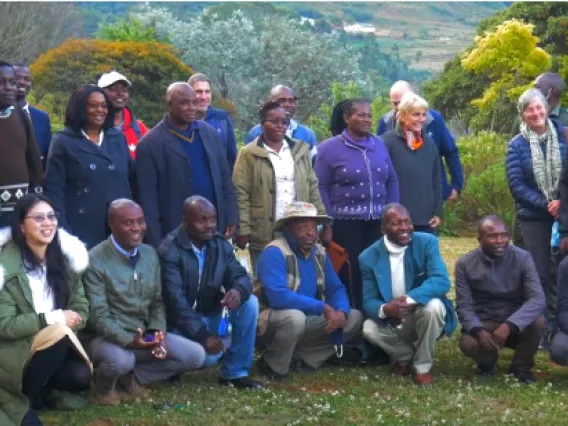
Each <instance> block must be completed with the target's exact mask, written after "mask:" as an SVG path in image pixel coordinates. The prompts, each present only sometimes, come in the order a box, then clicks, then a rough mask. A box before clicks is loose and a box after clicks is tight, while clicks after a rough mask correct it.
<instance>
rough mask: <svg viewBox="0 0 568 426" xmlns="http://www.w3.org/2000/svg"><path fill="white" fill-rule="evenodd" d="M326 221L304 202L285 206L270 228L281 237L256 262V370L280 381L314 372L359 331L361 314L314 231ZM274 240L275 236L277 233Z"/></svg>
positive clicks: (339, 354)
mask: <svg viewBox="0 0 568 426" xmlns="http://www.w3.org/2000/svg"><path fill="white" fill-rule="evenodd" d="M330 221H331V218H330V217H328V216H324V215H318V214H317V210H316V208H315V207H314V206H313V205H312V204H309V203H305V202H292V203H289V204H288V206H287V207H286V210H285V212H284V216H283V217H282V218H281V219H280V220H278V221H277V222H276V223H275V224H274V232H275V233H281V236H280V237H278V238H276V239H275V240H274V241H272V242H271V243H269V244H268V245H267V246H266V248H265V249H264V250H263V252H262V254H261V255H260V257H259V260H258V264H257V276H258V281H259V282H260V290H261V291H260V292H261V302H262V303H263V305H264V306H262V308H266V309H261V313H260V315H259V327H258V336H257V346H258V347H259V348H260V349H262V350H264V354H263V356H262V358H261V359H260V360H259V361H258V364H257V367H258V369H259V371H260V372H261V373H262V374H263V375H265V376H267V377H269V378H272V379H275V380H282V379H284V378H286V376H287V374H288V372H289V370H290V368H292V369H294V370H296V371H298V370H308V371H310V370H312V371H313V370H315V369H317V368H318V367H320V366H321V365H322V364H323V363H324V362H325V361H326V360H327V359H329V358H330V357H332V356H333V355H337V356H338V357H341V356H342V351H343V344H344V342H346V341H348V340H350V339H352V338H353V337H355V336H357V335H358V334H359V333H360V332H361V327H362V324H363V315H362V314H361V312H359V311H357V310H355V309H351V308H350V306H349V299H348V298H347V293H346V291H345V287H344V285H343V283H342V282H341V281H340V280H339V278H338V276H337V274H336V273H335V271H334V269H333V266H332V264H331V261H330V259H329V257H328V256H327V255H326V252H325V250H324V248H323V247H322V246H321V245H320V244H317V240H318V235H319V231H320V229H321V227H322V225H326V224H328V223H329V222H330ZM277 235H278V234H277Z"/></svg>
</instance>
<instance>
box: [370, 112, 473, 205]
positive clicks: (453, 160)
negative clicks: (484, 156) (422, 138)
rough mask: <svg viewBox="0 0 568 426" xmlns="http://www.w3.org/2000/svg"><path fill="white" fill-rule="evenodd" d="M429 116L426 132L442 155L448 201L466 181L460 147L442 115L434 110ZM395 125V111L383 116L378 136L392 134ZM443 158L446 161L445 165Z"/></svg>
mask: <svg viewBox="0 0 568 426" xmlns="http://www.w3.org/2000/svg"><path fill="white" fill-rule="evenodd" d="M428 115H429V117H427V120H428V121H427V122H426V125H425V128H424V131H425V132H426V133H427V134H428V136H430V137H431V138H432V139H433V140H434V143H435V144H436V147H437V148H438V152H439V153H440V164H441V166H442V167H441V174H442V176H441V177H442V199H443V200H446V199H447V198H448V197H449V196H450V193H451V192H452V189H455V190H456V191H458V192H460V191H461V190H462V188H463V180H464V178H463V168H462V164H461V160H460V155H459V150H458V147H457V145H456V142H455V140H454V137H453V136H452V134H451V133H450V131H449V130H448V127H447V126H446V123H445V122H444V118H443V117H442V114H440V113H439V112H438V111H436V110H434V109H429V110H428ZM395 124H396V119H395V116H394V112H393V111H391V112H389V113H387V114H385V115H383V116H382V117H381V120H380V121H379V125H378V127H377V135H378V136H381V135H382V134H383V133H386V132H390V131H391V130H393V129H394V126H395ZM442 158H443V159H444V160H445V163H446V164H445V165H444V161H442ZM445 166H448V170H449V172H450V176H451V178H452V183H451V184H450V183H449V182H448V178H447V176H446V168H445Z"/></svg>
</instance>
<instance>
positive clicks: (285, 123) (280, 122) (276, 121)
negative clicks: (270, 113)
mask: <svg viewBox="0 0 568 426" xmlns="http://www.w3.org/2000/svg"><path fill="white" fill-rule="evenodd" d="M264 122H265V123H267V122H268V123H270V124H272V125H273V126H278V125H282V126H284V127H288V125H289V124H290V121H289V120H279V119H277V118H273V119H271V120H264Z"/></svg>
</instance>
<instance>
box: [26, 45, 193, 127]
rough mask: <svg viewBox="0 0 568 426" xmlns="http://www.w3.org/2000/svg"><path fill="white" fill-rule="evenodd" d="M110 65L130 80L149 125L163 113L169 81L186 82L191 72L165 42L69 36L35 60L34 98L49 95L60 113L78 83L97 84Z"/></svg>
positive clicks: (135, 103)
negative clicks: (100, 75) (138, 41)
mask: <svg viewBox="0 0 568 426" xmlns="http://www.w3.org/2000/svg"><path fill="white" fill-rule="evenodd" d="M111 69H116V70H118V71H120V72H121V73H123V74H125V75H126V76H127V77H128V79H129V80H130V81H131V83H132V92H131V100H130V104H131V105H132V107H133V109H134V111H135V112H136V115H137V116H138V117H139V118H141V119H143V120H145V121H146V124H148V125H153V124H155V123H156V122H157V121H159V120H160V118H161V117H162V115H163V113H164V103H163V100H164V95H165V92H166V88H167V87H168V85H169V84H170V83H171V82H173V81H176V80H178V81H179V80H182V81H186V80H187V79H188V77H189V76H190V75H191V73H192V70H191V69H190V68H189V67H187V66H186V65H185V64H183V62H181V61H180V60H179V59H178V58H176V56H175V55H174V50H173V48H172V47H171V46H169V45H166V44H160V43H151V42H145V43H137V42H119V41H106V40H77V39H69V40H67V41H66V42H65V43H63V44H62V45H61V46H59V47H57V48H55V49H52V50H50V51H48V52H46V53H45V54H43V55H42V56H40V57H39V58H38V59H37V60H36V61H35V62H33V63H32V64H31V72H32V74H33V75H34V96H35V100H36V101H37V102H38V103H39V105H40V106H41V105H42V102H45V101H47V100H49V103H50V105H52V106H53V107H52V108H53V110H54V111H53V112H54V113H55V114H56V115H58V116H61V115H62V113H63V110H64V109H65V106H66V104H67V100H68V98H69V95H70V94H71V92H72V91H73V90H74V89H75V88H76V87H78V86H80V85H82V84H85V83H94V81H95V77H96V76H97V74H100V73H102V72H106V71H109V70H111Z"/></svg>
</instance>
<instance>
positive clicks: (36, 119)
mask: <svg viewBox="0 0 568 426" xmlns="http://www.w3.org/2000/svg"><path fill="white" fill-rule="evenodd" d="M28 110H29V111H30V118H31V119H32V124H33V126H34V133H35V137H36V141H37V146H38V148H39V155H41V161H43V164H44V165H45V163H46V161H47V154H48V153H49V146H50V144H51V122H50V120H49V115H48V114H47V112H44V111H42V110H41V109H37V108H34V107H33V106H31V105H28Z"/></svg>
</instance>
